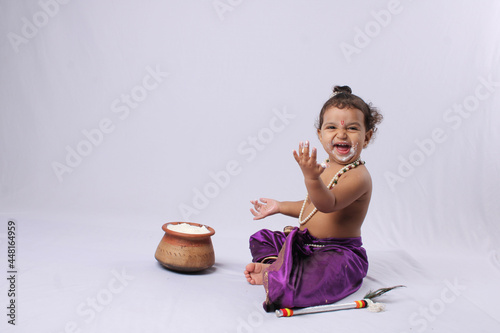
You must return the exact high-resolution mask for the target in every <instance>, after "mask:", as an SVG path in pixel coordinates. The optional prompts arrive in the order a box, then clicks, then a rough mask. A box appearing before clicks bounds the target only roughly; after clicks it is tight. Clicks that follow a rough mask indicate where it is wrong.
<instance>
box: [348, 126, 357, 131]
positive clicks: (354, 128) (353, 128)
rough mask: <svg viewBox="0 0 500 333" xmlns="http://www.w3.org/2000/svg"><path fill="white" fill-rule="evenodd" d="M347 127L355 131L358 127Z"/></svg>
mask: <svg viewBox="0 0 500 333" xmlns="http://www.w3.org/2000/svg"><path fill="white" fill-rule="evenodd" d="M349 129H350V130H352V131H357V130H358V128H357V127H355V126H351V127H349Z"/></svg>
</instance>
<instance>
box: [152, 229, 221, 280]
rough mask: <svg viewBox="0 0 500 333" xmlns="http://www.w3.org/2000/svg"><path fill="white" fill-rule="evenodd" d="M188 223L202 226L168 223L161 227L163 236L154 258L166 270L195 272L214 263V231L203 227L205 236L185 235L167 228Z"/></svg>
mask: <svg viewBox="0 0 500 333" xmlns="http://www.w3.org/2000/svg"><path fill="white" fill-rule="evenodd" d="M180 223H188V224H190V225H194V226H197V227H201V226H202V224H198V223H192V222H170V223H165V224H164V225H163V226H162V229H163V231H165V234H164V235H163V238H162V239H161V241H160V244H158V248H157V249H156V253H155V258H156V260H158V261H159V262H160V264H162V265H163V266H165V267H166V268H168V269H171V270H175V271H179V272H197V271H201V270H204V269H207V268H209V267H211V266H212V265H213V264H214V263H215V254H214V247H213V245H212V239H211V238H210V237H211V236H212V235H213V234H215V230H214V229H213V228H211V227H209V226H205V227H206V228H207V229H208V230H209V231H210V232H209V233H206V234H187V233H182V232H177V231H173V230H170V229H168V228H167V226H168V225H169V224H180Z"/></svg>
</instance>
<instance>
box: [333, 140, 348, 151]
mask: <svg viewBox="0 0 500 333" xmlns="http://www.w3.org/2000/svg"><path fill="white" fill-rule="evenodd" d="M333 148H334V149H336V150H337V152H338V153H339V154H348V153H349V152H350V151H351V145H350V144H348V143H344V142H340V143H335V144H333Z"/></svg>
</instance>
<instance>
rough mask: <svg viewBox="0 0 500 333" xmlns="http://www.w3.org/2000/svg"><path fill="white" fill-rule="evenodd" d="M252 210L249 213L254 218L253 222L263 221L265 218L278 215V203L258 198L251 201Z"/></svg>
mask: <svg viewBox="0 0 500 333" xmlns="http://www.w3.org/2000/svg"><path fill="white" fill-rule="evenodd" d="M250 202H251V203H252V205H253V208H251V209H250V212H251V213H252V215H253V216H254V218H253V219H254V220H260V219H263V218H264V217H266V216H269V215H273V214H276V213H279V212H280V210H279V202H278V201H276V200H273V199H266V198H260V202H259V200H251V201H250Z"/></svg>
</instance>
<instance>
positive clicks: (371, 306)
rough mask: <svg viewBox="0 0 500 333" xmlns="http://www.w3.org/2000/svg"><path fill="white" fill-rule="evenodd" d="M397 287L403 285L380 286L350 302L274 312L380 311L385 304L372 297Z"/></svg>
mask: <svg viewBox="0 0 500 333" xmlns="http://www.w3.org/2000/svg"><path fill="white" fill-rule="evenodd" d="M399 287H404V286H401V285H399V286H394V287H390V288H381V289H378V290H376V291H374V292H372V291H370V292H369V293H368V294H366V295H365V297H364V299H362V300H360V301H354V302H352V303H344V304H326V305H317V306H310V307H307V308H302V309H289V308H282V309H279V310H276V311H275V313H276V317H278V318H280V317H291V316H297V315H302V314H309V313H318V312H328V311H338V310H348V309H362V308H368V310H369V311H371V312H380V311H383V310H384V309H385V305H384V304H382V303H374V302H373V301H372V299H374V298H376V297H379V296H381V295H383V294H385V293H386V292H388V291H390V290H392V289H395V288H399Z"/></svg>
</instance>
